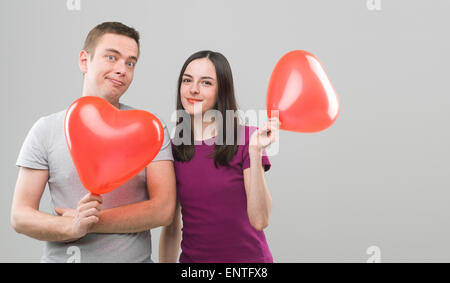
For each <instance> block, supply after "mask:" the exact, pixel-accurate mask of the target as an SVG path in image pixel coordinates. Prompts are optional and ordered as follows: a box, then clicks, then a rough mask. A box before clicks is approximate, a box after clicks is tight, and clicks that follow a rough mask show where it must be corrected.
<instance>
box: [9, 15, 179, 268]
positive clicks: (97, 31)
mask: <svg viewBox="0 0 450 283" xmlns="http://www.w3.org/2000/svg"><path fill="white" fill-rule="evenodd" d="M138 58H139V33H138V32H137V31H136V30H134V29H133V28H130V27H128V26H126V25H123V24H121V23H117V22H106V23H102V24H100V25H98V26H96V27H95V28H94V29H92V30H91V31H90V32H89V34H88V36H87V38H86V41H85V45H84V47H83V50H82V51H81V52H80V56H79V66H80V69H81V71H82V73H83V74H84V82H83V93H82V95H83V96H99V97H102V98H104V99H106V100H107V101H109V102H110V103H111V104H112V105H114V106H115V107H117V108H119V109H120V110H128V109H133V108H131V107H129V106H126V105H124V104H122V103H120V102H119V99H120V98H121V96H122V95H123V94H124V93H125V91H126V90H127V89H128V87H129V86H130V84H131V82H132V80H133V74H134V68H135V65H136V63H137V61H138ZM65 113H66V111H65V110H64V111H61V112H58V113H55V114H52V115H49V116H46V117H43V118H41V119H39V120H38V121H37V122H36V123H35V124H34V126H33V127H32V129H31V130H30V132H29V133H28V135H27V137H26V139H25V142H24V144H23V146H22V149H21V151H20V154H19V157H18V159H17V163H16V165H17V166H19V174H18V178H17V184H16V187H15V193H14V200H13V204H12V210H11V224H12V226H13V227H14V229H15V230H16V231H17V232H18V233H22V234H25V235H28V236H30V237H33V238H35V239H38V240H42V241H46V245H45V248H44V254H43V256H42V258H41V261H42V262H68V261H75V262H151V236H150V231H149V230H150V229H152V228H155V227H158V226H164V225H168V224H169V223H170V222H171V221H172V218H173V215H174V210H175V200H176V189H175V175H174V169H173V157H172V151H171V146H170V137H169V133H168V131H167V127H166V126H165V124H164V123H163V126H164V134H165V137H164V142H163V146H162V148H161V150H160V152H159V153H158V155H157V156H156V157H155V159H154V160H153V161H152V162H151V163H150V164H149V165H148V167H147V168H146V169H145V170H143V171H142V172H140V173H139V174H138V175H137V176H135V177H134V178H133V179H131V180H130V181H128V182H127V183H125V184H124V185H122V186H120V187H119V188H117V189H115V190H114V191H112V192H110V193H107V194H105V195H103V196H102V197H100V196H97V195H93V194H90V193H88V194H86V193H87V190H86V189H85V188H84V187H83V185H82V183H81V181H80V179H79V177H78V174H77V172H76V169H75V167H74V164H73V162H72V159H71V157H70V153H69V151H68V147H67V144H66V140H65V136H64V117H65ZM47 182H48V185H49V189H50V194H51V198H52V205H53V207H54V208H55V212H56V213H57V214H58V215H57V214H55V215H50V214H47V213H44V212H41V211H39V203H40V200H41V197H42V193H43V192H44V189H45V185H46V183H47Z"/></svg>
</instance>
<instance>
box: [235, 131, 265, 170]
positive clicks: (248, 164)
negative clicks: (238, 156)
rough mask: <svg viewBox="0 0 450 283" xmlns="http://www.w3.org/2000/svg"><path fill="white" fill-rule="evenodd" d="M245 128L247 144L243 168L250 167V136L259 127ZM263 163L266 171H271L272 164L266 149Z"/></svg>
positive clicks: (244, 149)
mask: <svg viewBox="0 0 450 283" xmlns="http://www.w3.org/2000/svg"><path fill="white" fill-rule="evenodd" d="M244 128H245V135H243V137H244V138H245V144H244V145H243V149H242V150H243V152H242V155H243V156H242V157H243V162H242V170H245V169H247V168H250V154H249V152H248V150H249V146H250V136H251V135H252V134H253V132H254V131H256V130H257V129H258V128H256V127H244ZM261 158H262V165H263V166H264V171H269V169H270V167H271V164H270V161H269V157H268V156H267V153H266V150H265V149H264V150H263V152H262V157H261Z"/></svg>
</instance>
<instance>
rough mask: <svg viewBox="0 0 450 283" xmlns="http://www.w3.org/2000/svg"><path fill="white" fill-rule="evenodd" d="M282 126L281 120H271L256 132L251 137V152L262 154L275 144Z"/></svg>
mask: <svg viewBox="0 0 450 283" xmlns="http://www.w3.org/2000/svg"><path fill="white" fill-rule="evenodd" d="M280 125H281V123H280V120H278V118H275V117H274V118H270V119H269V121H268V122H267V123H266V124H264V126H262V127H261V128H259V129H258V130H256V131H254V132H253V134H252V135H251V137H250V147H249V151H250V152H252V151H253V152H258V153H261V152H262V151H263V150H264V149H265V148H266V147H268V146H269V145H271V144H272V143H274V142H275V141H276V140H277V138H278V133H279V130H280Z"/></svg>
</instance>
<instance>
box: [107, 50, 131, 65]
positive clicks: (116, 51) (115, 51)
mask: <svg viewBox="0 0 450 283" xmlns="http://www.w3.org/2000/svg"><path fill="white" fill-rule="evenodd" d="M105 51H108V52H112V53H116V54H117V55H119V56H120V55H122V54H121V53H120V52H119V51H118V50H116V49H114V48H107V49H105ZM128 59H133V60H134V61H136V62H137V60H138V58H137V57H136V56H129V57H128Z"/></svg>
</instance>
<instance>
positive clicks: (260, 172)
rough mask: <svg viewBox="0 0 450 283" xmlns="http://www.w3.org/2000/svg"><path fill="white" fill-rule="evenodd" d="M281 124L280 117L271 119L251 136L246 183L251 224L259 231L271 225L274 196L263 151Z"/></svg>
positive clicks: (271, 141) (273, 138)
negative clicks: (266, 171)
mask: <svg viewBox="0 0 450 283" xmlns="http://www.w3.org/2000/svg"><path fill="white" fill-rule="evenodd" d="M279 124H280V123H279V121H278V119H271V120H269V122H268V123H266V124H265V125H264V126H263V127H261V128H260V129H258V130H257V131H255V132H254V133H253V134H252V136H251V137H250V146H249V156H250V168H247V169H245V170H244V184H245V193H246V195H247V214H248V217H249V220H250V224H251V225H252V226H253V228H255V229H256V230H258V231H261V230H263V229H264V228H266V227H267V226H268V225H269V217H270V213H271V211H272V197H271V196H270V192H269V189H268V187H267V183H266V179H265V177H264V168H263V164H262V153H263V150H264V149H265V148H266V147H268V146H269V145H270V144H272V143H274V142H275V140H276V139H277V137H278V129H279Z"/></svg>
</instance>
